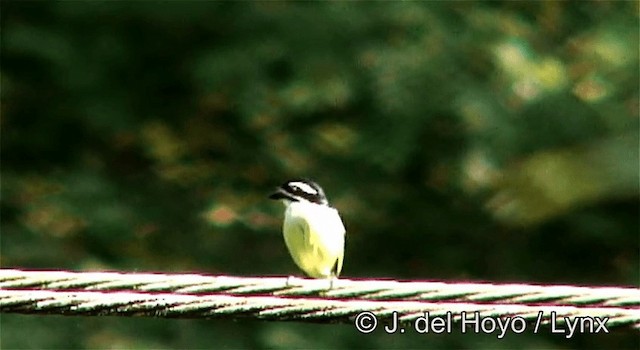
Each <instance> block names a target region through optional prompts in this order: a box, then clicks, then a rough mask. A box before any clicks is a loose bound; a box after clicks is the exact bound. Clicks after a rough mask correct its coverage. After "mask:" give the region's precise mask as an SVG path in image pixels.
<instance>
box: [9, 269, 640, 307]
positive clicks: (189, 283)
mask: <svg viewBox="0 0 640 350" xmlns="http://www.w3.org/2000/svg"><path fill="white" fill-rule="evenodd" d="M0 289H48V290H52V289H55V290H80V289H82V290H86V291H109V290H110V291H115V290H135V291H141V292H172V293H180V294H201V293H224V294H227V295H267V294H268V295H274V296H319V295H321V296H322V297H323V298H324V299H328V298H333V299H347V298H348V299H361V300H362V299H365V300H403V301H438V302H442V301H450V302H469V303H493V304H537V305H573V306H582V307H584V306H597V307H623V308H639V307H640V289H638V288H629V287H578V286H568V285H530V284H491V283H458V282H454V283H444V282H412V281H409V282H399V281H392V280H387V281H385V280H348V279H339V280H336V281H334V282H333V286H332V288H331V289H330V290H329V281H327V280H318V279H300V278H292V279H288V278H284V277H231V276H205V275H198V274H159V273H118V272H68V271H23V270H15V269H0Z"/></svg>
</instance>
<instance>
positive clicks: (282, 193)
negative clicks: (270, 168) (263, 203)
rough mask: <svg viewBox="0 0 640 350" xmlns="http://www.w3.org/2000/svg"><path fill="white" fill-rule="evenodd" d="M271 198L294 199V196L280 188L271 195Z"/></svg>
mask: <svg viewBox="0 0 640 350" xmlns="http://www.w3.org/2000/svg"><path fill="white" fill-rule="evenodd" d="M269 199H292V198H291V197H290V196H289V195H287V193H286V192H285V191H284V190H282V189H281V188H278V189H277V190H276V192H275V193H272V194H271V195H269Z"/></svg>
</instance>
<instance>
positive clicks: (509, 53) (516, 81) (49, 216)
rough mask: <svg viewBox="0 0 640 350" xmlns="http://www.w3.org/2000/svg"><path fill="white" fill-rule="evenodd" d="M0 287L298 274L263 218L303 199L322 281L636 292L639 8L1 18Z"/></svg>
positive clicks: (359, 341)
mask: <svg viewBox="0 0 640 350" xmlns="http://www.w3.org/2000/svg"><path fill="white" fill-rule="evenodd" d="M1 16H2V17H1V20H2V38H1V39H2V41H1V45H2V62H1V63H2V64H1V67H0V69H1V73H2V81H1V83H2V86H1V87H2V109H1V112H2V119H1V127H2V203H1V210H2V246H1V248H2V249H1V252H2V259H1V263H2V267H5V268H36V269H72V270H79V271H87V270H117V271H145V272H147V271H161V272H198V273H208V274H229V275H238V276H260V275H288V274H298V273H299V272H298V271H297V270H296V268H295V266H294V265H293V263H292V261H291V259H290V258H289V256H288V253H287V251H286V249H285V247H284V244H283V240H282V237H281V234H280V224H281V220H282V207H281V205H280V204H279V203H274V202H271V201H269V200H267V199H266V196H267V195H268V194H269V192H270V191H271V190H272V189H273V188H274V187H275V186H277V185H279V184H280V183H281V182H283V181H284V180H286V179H287V178H291V177H298V176H307V177H311V178H313V179H315V180H316V181H318V182H319V183H321V184H322V185H323V186H324V188H325V190H326V192H327V193H328V196H329V200H330V201H331V203H332V204H333V205H334V206H336V207H337V208H338V209H339V210H340V212H341V213H342V216H343V219H344V221H345V224H346V227H347V231H348V237H347V248H346V257H345V265H344V270H343V276H345V277H358V278H398V279H422V280H425V279H426V280H445V281H457V280H470V281H479V280H485V281H493V282H506V281H510V282H527V283H563V284H580V285H625V286H637V285H638V281H639V276H638V266H639V261H638V231H639V230H638V229H639V228H638V213H639V206H638V202H639V201H638V181H639V179H638V81H639V78H640V77H639V74H638V2H631V1H629V2H623V1H618V2H602V1H599V2H586V1H585V2H552V1H541V2H511V1H506V2H402V3H399V2H367V3H351V2H349V3H347V2H333V3H329V2H322V3H309V2H288V3H283V2H256V3H235V2H187V3H178V2H129V1H120V2H75V1H67V2H58V3H49V2H26V3H23V2H13V1H3V3H2V11H1ZM1 321H2V322H1V326H2V327H1V329H0V330H1V331H2V333H1V338H2V343H1V344H0V345H1V346H2V348H4V349H12V348H154V349H157V348H244V347H249V348H330V347H335V348H338V347H339V348H355V347H380V348H393V347H411V348H451V347H455V348H464V347H480V348H501V347H504V348H546V349H555V348H558V349H560V348H562V349H564V348H586V347H594V348H638V346H639V345H640V344H639V341H638V333H637V331H632V330H627V329H622V330H617V331H615V332H613V333H612V334H609V335H579V336H577V337H575V338H574V339H571V340H566V339H564V338H563V337H562V336H554V335H550V334H548V332H543V334H538V335H534V334H531V333H530V332H528V333H526V334H523V335H515V334H508V335H507V337H506V339H503V340H497V339H496V336H495V335H487V336H482V335H481V336H471V335H468V334H467V335H460V334H452V335H428V336H427V335H416V334H410V333H406V334H402V335H386V334H383V333H382V332H376V333H375V334H372V335H361V334H359V333H357V331H356V330H355V329H354V327H353V326H351V325H307V324H296V323H269V322H254V321H238V322H230V321H201V320H193V321H186V320H155V319H124V318H109V317H103V318H98V317H94V318H74V317H67V318H65V317H56V316H46V317H40V316H18V315H7V314H4V315H2V319H1Z"/></svg>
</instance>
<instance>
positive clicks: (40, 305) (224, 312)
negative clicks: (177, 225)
mask: <svg viewBox="0 0 640 350" xmlns="http://www.w3.org/2000/svg"><path fill="white" fill-rule="evenodd" d="M0 312H7V313H24V314H34V313H38V314H62V315H77V316H79V315H83V316H111V315H117V316H149V317H167V318H239V317H252V318H258V319H263V320H279V321H293V320H298V321H310V322H323V323H328V322H354V320H356V321H357V317H358V315H359V314H361V313H363V312H371V313H373V314H374V315H375V316H376V317H377V318H381V319H387V318H390V317H393V315H394V313H395V315H396V316H397V319H398V320H399V321H400V322H405V323H407V322H413V321H415V320H416V319H418V318H419V317H424V316H425V312H429V315H430V316H431V317H438V316H440V317H446V316H447V315H450V316H449V317H452V319H453V320H454V322H455V321H456V320H457V321H460V320H461V318H462V317H463V316H462V315H463V312H466V313H468V314H473V313H474V312H479V314H477V316H469V317H470V318H471V317H478V318H491V317H494V318H496V319H497V318H503V319H504V318H505V317H511V318H515V317H518V318H522V319H523V320H524V321H527V322H533V321H536V329H537V326H538V325H540V324H547V323H549V322H551V321H552V319H554V320H556V321H557V322H558V324H565V323H566V322H567V321H566V319H565V317H567V318H569V319H573V320H575V319H577V318H584V319H590V320H594V319H596V320H599V321H601V322H606V325H607V327H612V326H623V325H631V326H634V327H636V328H638V327H640V309H637V308H634V309H628V308H619V307H576V306H551V305H537V306H532V305H518V304H476V303H463V302H435V303H434V302H418V301H377V300H336V299H320V298H300V297H298V298H289V297H286V298H285V297H271V296H230V295H221V294H207V295H193V294H168V293H149V292H88V291H49V290H0ZM552 312H553V313H555V317H552V316H553V314H552ZM524 321H523V322H524Z"/></svg>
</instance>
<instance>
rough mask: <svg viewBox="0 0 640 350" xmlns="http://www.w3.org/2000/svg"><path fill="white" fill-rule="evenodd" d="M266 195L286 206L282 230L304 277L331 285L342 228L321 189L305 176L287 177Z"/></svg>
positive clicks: (339, 265)
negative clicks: (324, 280) (290, 178)
mask: <svg viewBox="0 0 640 350" xmlns="http://www.w3.org/2000/svg"><path fill="white" fill-rule="evenodd" d="M269 198H271V199H279V200H282V202H283V203H284V205H285V207H286V209H285V213H284V224H283V225H282V233H283V235H284V242H285V244H286V246H287V249H289V253H290V254H291V257H292V258H293V261H294V262H295V263H296V265H298V267H299V268H300V269H301V270H302V271H303V272H304V273H305V274H306V275H307V276H309V277H313V278H328V279H330V281H331V286H333V280H334V279H336V278H337V277H338V276H339V275H340V271H341V270H342V261H343V258H344V239H345V232H346V230H345V228H344V225H343V223H342V220H341V219H340V215H339V214H338V211H337V210H336V209H335V208H333V207H331V206H329V201H328V200H327V197H326V196H325V194H324V191H323V190H322V188H321V187H320V186H319V185H318V184H317V183H315V182H313V181H311V180H307V179H295V180H289V181H287V182H285V183H283V184H282V185H281V186H280V187H278V189H277V190H276V192H275V193H273V194H272V195H270V196H269ZM330 288H331V287H330Z"/></svg>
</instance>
